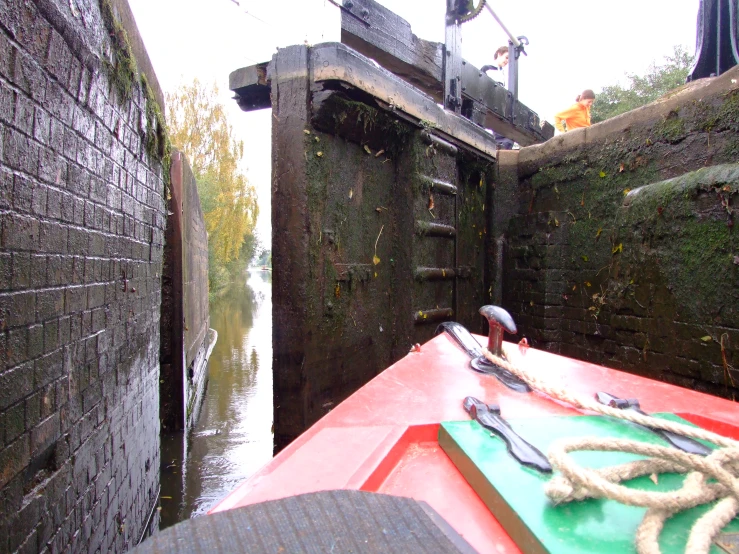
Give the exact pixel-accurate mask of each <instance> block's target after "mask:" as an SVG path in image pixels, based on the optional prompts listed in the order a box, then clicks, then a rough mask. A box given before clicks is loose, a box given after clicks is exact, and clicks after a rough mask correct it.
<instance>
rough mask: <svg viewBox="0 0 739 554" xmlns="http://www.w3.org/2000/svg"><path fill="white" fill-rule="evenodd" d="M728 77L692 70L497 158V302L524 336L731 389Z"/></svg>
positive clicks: (736, 307) (732, 187)
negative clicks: (509, 184) (684, 80)
mask: <svg viewBox="0 0 739 554" xmlns="http://www.w3.org/2000/svg"><path fill="white" fill-rule="evenodd" d="M738 78H739V69H737V68H735V69H733V70H732V71H730V72H728V73H726V74H724V75H723V76H721V77H719V78H715V79H706V80H701V81H697V82H694V83H691V84H690V85H686V86H685V87H683V88H682V89H680V90H678V91H677V92H674V93H672V94H671V95H669V96H667V97H665V98H662V99H660V100H658V101H657V102H655V103H653V104H651V105H649V106H645V107H643V108H640V109H637V110H634V111H632V112H629V113H627V114H624V115H622V116H619V117H617V118H614V119H612V120H609V121H606V122H603V123H600V124H597V125H594V126H592V127H590V128H588V129H581V130H575V131H572V132H569V133H566V134H564V135H560V136H558V137H555V138H553V139H551V140H549V141H548V142H546V143H544V144H541V145H537V146H532V147H527V148H523V149H522V150H521V151H520V152H519V154H518V163H517V164H515V165H511V166H507V167H505V168H504V167H502V166H501V176H500V177H501V180H502V181H505V180H506V179H507V180H509V181H510V180H511V179H514V180H516V181H517V183H518V188H517V190H516V192H515V194H516V199H517V206H518V209H517V214H516V215H515V216H514V217H512V218H511V219H510V221H509V225H508V228H507V238H508V249H507V255H506V257H505V268H504V276H503V279H502V280H503V287H502V288H503V294H502V296H503V303H504V305H505V307H506V308H508V309H509V310H510V311H511V313H512V314H513V316H514V318H515V319H516V322H517V323H518V324H519V328H520V332H521V333H522V334H523V335H525V336H527V338H528V340H529V342H530V343H531V344H533V345H534V346H537V347H540V348H545V349H547V350H551V351H554V352H558V353H561V354H564V355H567V356H572V357H575V358H579V359H583V360H587V361H592V362H595V363H599V364H603V365H606V366H610V367H616V368H622V369H626V370H628V371H631V372H635V373H639V374H643V375H647V376H649V377H653V378H657V379H661V380H664V381H668V382H671V383H675V384H678V385H681V386H685V387H690V388H694V389H696V390H701V391H705V392H709V393H712V394H717V395H722V396H726V397H729V398H735V397H736V396H737V391H738V389H737V383H739V375H738V374H737V371H736V370H735V369H733V368H738V367H739V240H738V239H737V237H736V233H737V230H736V226H735V223H736V219H737V215H736V213H735V212H736V210H737V207H738V206H739V201H738V200H737V199H739V188H738V187H739V179H738V177H739V173H738V170H737V166H736V165H734V164H736V162H737V160H739V156H738V154H739V133H738V131H739V87H738V86H737V84H736V83H737V79H738ZM512 172H517V175H515V178H514V177H512ZM634 394H635V395H637V392H636V391H635V393H634Z"/></svg>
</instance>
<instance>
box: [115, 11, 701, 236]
mask: <svg viewBox="0 0 739 554" xmlns="http://www.w3.org/2000/svg"><path fill="white" fill-rule="evenodd" d="M379 2H380V3H381V4H382V5H383V6H385V7H387V8H388V9H390V10H392V11H394V12H395V13H397V14H398V15H400V16H401V17H403V18H404V19H406V20H407V21H408V22H409V23H410V24H411V29H412V30H413V33H414V34H415V35H416V36H418V37H420V38H423V39H426V40H434V41H438V42H443V41H444V12H445V9H446V0H379ZM488 2H489V4H490V6H491V7H492V8H493V9H494V10H495V11H496V13H497V14H498V15H499V17H500V18H501V19H502V20H503V22H504V23H505V25H506V26H507V27H508V29H509V30H510V31H511V32H512V33H513V34H514V35H517V36H518V35H525V36H527V37H528V39H529V41H530V43H531V44H530V46H529V47H527V49H526V50H527V52H528V56H527V57H522V62H521V66H520V69H519V71H520V76H519V98H520V100H521V101H522V102H523V103H524V104H526V105H527V106H528V107H529V108H531V109H533V110H534V111H535V112H537V113H538V114H539V116H540V117H542V118H543V119H547V120H548V121H552V119H553V117H552V116H553V114H554V113H556V112H558V111H560V110H562V109H564V108H565V107H567V106H569V105H570V104H571V103H573V102H574V100H575V96H577V94H578V93H579V92H580V91H582V90H583V89H585V88H591V89H593V90H595V91H596V93H597V92H598V90H599V89H601V88H602V87H604V86H606V85H610V84H614V83H616V82H619V81H621V82H622V83H623V82H624V74H625V73H637V74H638V73H643V72H645V71H646V70H647V68H648V66H649V65H650V64H651V63H654V62H656V63H657V64H660V63H662V62H663V60H664V56H666V55H669V54H671V53H672V48H673V46H675V45H683V46H685V47H686V48H687V50H688V52H690V53H691V54H692V53H693V51H694V48H695V29H696V17H697V13H698V4H699V0H620V1H618V2H613V1H611V0H608V1H606V0H590V1H586V0H516V1H514V0H488ZM129 4H130V5H131V9H132V10H133V13H134V16H135V18H136V23H137V25H138V27H139V31H140V32H141V35H142V37H143V40H144V43H145V44H146V49H147V51H148V53H149V57H150V58H151V61H152V63H153V65H154V70H155V71H156V73H157V76H158V78H159V83H160V85H161V87H162V89H163V90H164V91H165V93H166V92H172V91H174V90H176V89H177V87H178V85H179V84H181V83H189V82H191V81H192V80H193V79H194V78H195V77H197V78H199V79H200V80H201V81H203V82H206V83H213V82H215V83H216V84H217V85H218V87H219V89H220V93H221V98H222V103H223V104H224V105H225V106H226V108H227V113H228V116H229V119H230V122H231V124H232V125H233V128H234V135H235V137H236V138H238V139H240V140H243V141H244V147H245V155H244V162H243V168H244V171H245V173H246V175H247V177H248V179H249V180H250V182H251V183H252V184H253V185H254V186H255V187H256V189H257V192H258V194H259V206H260V211H261V213H260V217H259V222H258V224H257V230H258V232H259V235H260V237H261V239H262V241H263V243H264V244H265V245H266V246H269V244H270V237H271V230H270V149H271V143H270V141H271V135H270V111H269V110H262V111H259V112H250V113H246V112H242V111H241V110H240V109H239V108H238V106H237V105H236V102H235V101H233V100H232V99H231V97H232V94H231V93H230V91H228V75H229V73H230V72H231V71H233V70H235V69H238V68H240V67H244V66H248V65H254V64H255V63H259V62H264V61H269V60H270V59H271V57H272V54H273V53H274V52H275V50H276V48H281V47H285V46H289V45H291V44H300V43H303V42H304V41H307V42H308V43H309V44H318V43H321V42H334V41H339V40H340V15H339V9H338V8H337V7H335V6H333V5H332V4H331V3H330V2H328V1H327V0H281V1H276V0H275V1H271V2H265V1H261V2H259V1H257V0H238V2H237V1H236V0H129ZM462 37H463V44H462V55H463V57H464V58H465V59H467V60H468V61H469V62H470V63H472V64H473V65H475V66H477V67H480V66H482V65H485V64H488V63H492V61H493V60H492V54H493V52H494V51H495V50H496V48H497V47H498V46H500V45H503V44H506V43H507V39H506V36H505V34H504V33H503V31H501V30H500V28H499V27H498V26H497V23H496V22H495V21H494V20H493V18H492V17H491V16H490V14H489V13H487V11H484V12H483V13H482V14H481V15H480V16H479V17H478V18H477V19H475V20H473V21H472V22H470V23H467V24H465V25H464V26H463V28H462ZM596 101H597V100H596Z"/></svg>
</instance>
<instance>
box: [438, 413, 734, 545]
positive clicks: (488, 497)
mask: <svg viewBox="0 0 739 554" xmlns="http://www.w3.org/2000/svg"><path fill="white" fill-rule="evenodd" d="M503 415H505V414H503ZM655 415H658V416H659V417H664V418H667V419H672V420H675V421H680V422H683V423H687V422H686V421H685V420H683V419H681V418H680V417H678V416H675V415H672V414H655ZM509 423H510V424H511V426H512V427H513V428H514V429H515V430H516V431H517V432H518V433H519V434H520V435H521V436H522V437H523V438H525V439H526V440H528V441H529V442H530V443H532V444H533V445H534V446H536V447H537V448H539V449H540V450H541V451H542V452H544V453H546V452H547V451H548V449H549V445H550V444H551V443H552V442H554V441H555V440H556V439H560V438H565V437H584V436H597V437H601V438H602V437H614V438H622V439H633V440H638V441H643V442H649V443H653V444H661V445H665V446H667V443H666V442H665V441H663V440H662V439H661V438H660V437H659V436H658V435H656V434H655V433H652V432H650V431H647V430H645V429H642V428H639V427H637V426H635V425H633V424H631V423H628V422H625V421H618V420H615V419H612V418H608V417H602V416H579V417H547V418H531V419H513V420H509ZM439 443H440V444H441V446H442V448H444V450H445V451H446V453H447V454H448V455H449V457H450V458H451V459H452V461H453V462H454V464H455V465H456V466H457V468H458V469H459V470H460V472H461V473H462V474H463V475H464V476H465V479H467V481H468V482H469V483H470V484H471V485H472V487H473V488H474V489H475V491H476V492H477V494H478V495H479V496H480V497H481V498H482V500H483V501H484V502H485V504H486V505H487V506H488V508H490V510H491V511H492V513H493V515H494V516H495V517H496V518H497V519H498V521H500V522H501V524H502V525H503V527H504V528H505V529H506V531H507V532H508V534H509V535H510V536H511V537H512V538H513V540H514V541H515V542H516V544H517V545H518V547H519V548H520V549H521V550H522V551H523V552H527V553H550V554H577V553H593V552H604V553H605V552H607V553H609V554H616V553H635V552H636V549H635V547H634V536H635V533H636V529H637V527H638V525H639V523H640V522H641V519H642V517H643V515H644V513H645V511H646V508H638V507H632V506H625V505H623V504H620V503H618V502H616V501H613V500H603V499H599V500H596V499H588V500H584V501H581V502H572V503H568V504H562V505H559V506H555V505H553V504H552V503H551V502H550V501H549V499H547V497H546V496H545V494H544V491H543V486H544V483H545V482H546V481H547V480H548V479H549V478H550V476H548V475H544V474H541V473H538V472H537V471H535V470H533V469H529V468H526V467H523V466H521V465H520V464H519V463H518V462H517V461H516V460H515V459H514V458H513V457H512V456H511V455H509V454H508V452H507V450H506V445H505V443H504V442H503V440H502V439H500V438H498V437H497V436H492V437H491V433H490V432H489V431H487V430H486V429H484V428H483V427H481V426H480V425H479V424H478V423H477V422H475V421H471V420H470V421H451V422H444V423H442V424H441V428H440V429H439ZM571 456H573V457H574V459H575V460H576V461H577V462H578V463H579V464H581V465H583V466H586V467H596V468H597V467H604V466H609V465H616V464H619V463H624V462H627V461H631V460H635V459H638V458H641V456H636V455H633V454H627V453H620V452H574V453H572V454H571ZM555 474H556V473H555ZM683 479H684V476H682V475H677V474H665V475H661V476H660V477H659V481H658V484H657V485H655V484H654V483H653V482H652V481H651V480H650V479H649V477H640V478H638V479H634V480H632V481H630V482H629V483H628V484H627V486H629V487H632V488H639V489H643V490H653V491H668V490H674V489H676V488H679V487H680V486H681V484H682V481H683ZM708 508H709V506H702V507H698V508H694V509H692V510H687V511H685V512H682V513H680V514H678V515H676V516H674V517H673V518H671V519H670V520H668V521H667V523H666V525H665V528H664V530H663V531H662V534H661V536H660V548H661V549H662V552H663V553H664V554H669V553H678V552H680V553H682V552H684V551H685V543H686V542H687V537H688V532H689V530H690V528H691V526H692V524H693V522H694V521H695V520H696V519H698V518H699V517H700V516H701V515H703V514H704V513H705V512H706V511H708ZM737 531H739V520H737V519H735V520H734V521H733V522H732V523H731V524H730V525H729V526H727V527H726V528H725V529H724V532H737ZM711 552H712V553H714V552H715V553H716V554H720V553H721V550H720V549H719V548H718V547H715V546H714V547H713V548H712V549H711Z"/></svg>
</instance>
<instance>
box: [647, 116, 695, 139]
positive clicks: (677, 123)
mask: <svg viewBox="0 0 739 554" xmlns="http://www.w3.org/2000/svg"><path fill="white" fill-rule="evenodd" d="M651 136H652V137H653V140H655V141H658V142H667V143H669V144H677V143H678V142H680V141H681V140H683V139H685V137H687V136H688V132H687V130H686V129H685V121H684V120H683V119H682V118H681V117H680V114H679V113H678V112H677V110H673V111H671V112H670V113H669V114H668V115H667V117H665V118H664V119H663V120H662V121H660V122H658V123H657V124H655V126H654V127H653V129H652V133H651Z"/></svg>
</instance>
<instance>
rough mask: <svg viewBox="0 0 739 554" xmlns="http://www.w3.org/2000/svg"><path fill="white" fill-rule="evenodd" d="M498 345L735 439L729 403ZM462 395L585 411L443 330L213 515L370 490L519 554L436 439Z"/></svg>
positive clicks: (533, 364)
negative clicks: (500, 373)
mask: <svg viewBox="0 0 739 554" xmlns="http://www.w3.org/2000/svg"><path fill="white" fill-rule="evenodd" d="M478 340H479V341H480V343H481V344H485V343H486V339H485V338H484V337H478ZM504 348H505V351H506V354H507V356H508V358H509V360H510V361H511V362H512V363H514V364H516V365H519V366H521V367H524V368H526V369H528V370H530V371H532V372H536V374H537V375H538V376H539V377H540V378H546V379H547V380H548V381H549V382H550V383H551V384H553V385H558V386H560V387H564V388H566V389H568V390H569V391H570V392H572V393H575V394H578V395H582V396H587V397H590V398H592V397H593V395H594V394H595V393H596V392H598V391H606V392H609V393H611V394H614V395H617V396H620V397H624V398H638V399H639V401H640V403H641V407H642V409H643V410H644V411H646V412H648V413H650V412H672V413H675V414H677V415H680V416H681V417H683V418H684V419H686V420H688V421H691V422H692V423H695V424H697V425H700V426H701V427H703V428H704V429H707V430H709V431H714V432H717V433H720V434H722V435H725V436H728V437H732V438H735V439H739V425H737V422H739V404H737V403H735V402H731V401H729V400H725V399H721V398H716V397H713V396H710V395H707V394H703V393H699V392H696V391H692V390H687V389H683V388H680V387H676V386H674V385H669V384H666V383H661V382H658V381H653V380H651V379H647V378H644V377H640V376H637V375H632V374H629V373H625V372H622V371H617V370H613V369H608V368H605V367H602V366H598V365H594V364H590V363H586V362H581V361H577V360H573V359H570V358H565V357H562V356H558V355H555V354H551V353H548V352H543V351H540V350H536V349H534V348H522V347H519V346H518V345H516V344H512V343H504ZM466 396H474V397H476V398H479V399H480V400H482V401H484V402H486V403H497V404H499V405H500V406H501V414H502V416H503V417H505V418H507V419H508V418H531V417H542V416H549V415H582V414H583V412H582V411H580V410H576V409H574V408H571V407H569V406H567V405H564V404H561V403H559V402H557V401H554V400H552V399H551V398H549V397H547V396H544V395H542V394H539V393H537V392H533V393H529V394H522V393H517V392H515V391H512V390H510V389H508V388H506V387H505V386H504V385H503V384H501V383H500V382H499V381H498V380H497V379H496V378H495V377H493V376H489V375H483V374H480V373H476V372H475V371H473V370H471V369H470V368H469V357H468V356H467V355H466V354H465V353H464V352H463V351H462V350H461V349H460V348H459V347H458V346H457V345H456V343H454V341H453V340H452V339H451V338H449V337H448V336H447V335H446V334H441V335H439V336H437V337H435V338H434V339H432V340H431V341H429V342H428V343H426V344H424V345H423V346H422V347H421V350H420V351H419V352H411V353H409V354H408V355H407V356H406V357H404V358H403V359H401V360H400V361H398V362H397V363H395V364H393V365H392V366H390V367H389V368H388V369H386V370H385V371H384V372H382V373H381V374H380V375H378V376H377V377H375V378H374V379H373V380H372V381H370V382H369V383H368V384H367V385H365V386H364V387H362V388H361V389H360V390H358V391H357V392H356V393H354V394H353V395H352V396H350V397H349V398H348V399H346V400H345V401H344V402H342V403H341V404H340V405H339V406H337V407H336V408H335V409H334V410H333V411H331V412H330V413H329V414H327V415H326V416H324V417H323V418H322V419H321V420H320V421H318V422H317V423H316V424H315V425H313V426H312V427H311V428H310V429H308V430H307V431H306V432H305V433H304V434H303V435H301V436H300V437H299V438H298V439H296V440H295V441H294V442H293V443H291V444H290V445H289V446H288V447H287V448H285V449H284V450H283V451H282V452H280V453H279V454H278V455H277V456H276V457H275V458H273V459H272V460H271V461H270V462H269V463H268V464H267V465H265V466H264V467H263V468H262V469H261V470H260V471H258V472H257V473H256V474H255V475H253V476H252V477H251V478H249V479H248V480H247V481H246V482H244V483H243V484H242V485H241V486H240V487H238V488H237V489H236V490H235V491H233V492H232V493H231V494H230V495H229V496H228V497H226V498H225V499H224V500H223V501H221V502H220V503H219V504H218V505H217V506H216V507H215V508H214V509H213V510H212V512H219V511H223V510H228V509H232V508H236V507H239V506H246V505H249V504H254V503H257V502H262V501H266V500H275V499H279V498H284V497H287V496H291V495H296V494H302V493H308V492H315V491H321V490H330V489H354V490H364V491H372V492H379V493H384V494H391V495H397V496H405V497H410V498H414V499H417V500H424V501H426V502H428V503H429V504H430V505H431V506H432V507H433V508H434V509H435V510H436V511H437V512H438V513H439V514H440V515H441V516H442V517H444V518H445V519H446V521H447V522H449V524H450V525H451V526H452V527H454V528H455V529H456V530H457V531H458V532H459V533H460V534H461V535H462V536H463V537H464V538H465V539H466V540H467V541H468V542H469V543H470V545H472V546H473V547H474V548H475V549H477V550H478V551H480V552H498V553H516V552H520V550H519V548H518V547H517V546H516V545H515V543H514V542H513V541H512V539H511V538H510V537H509V536H508V534H507V533H506V532H505V530H504V529H503V528H502V527H501V526H500V524H499V523H498V522H497V520H496V519H495V518H494V517H493V515H492V514H491V513H490V511H489V510H488V508H487V507H486V506H485V504H484V503H483V502H482V500H481V499H480V498H479V496H477V494H476V493H475V492H474V491H473V489H472V488H471V487H470V485H468V484H467V482H466V481H465V479H464V478H463V477H462V475H461V474H460V473H459V472H458V470H457V469H456V467H455V466H454V464H453V463H452V462H451V460H450V459H449V458H448V457H447V455H446V454H445V453H444V451H443V450H442V449H441V447H440V446H439V443H438V441H437V433H438V429H439V423H440V422H441V421H450V420H467V419H469V415H468V414H467V413H466V412H465V411H464V409H463V407H462V400H463V399H464V398H465V397H466Z"/></svg>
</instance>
